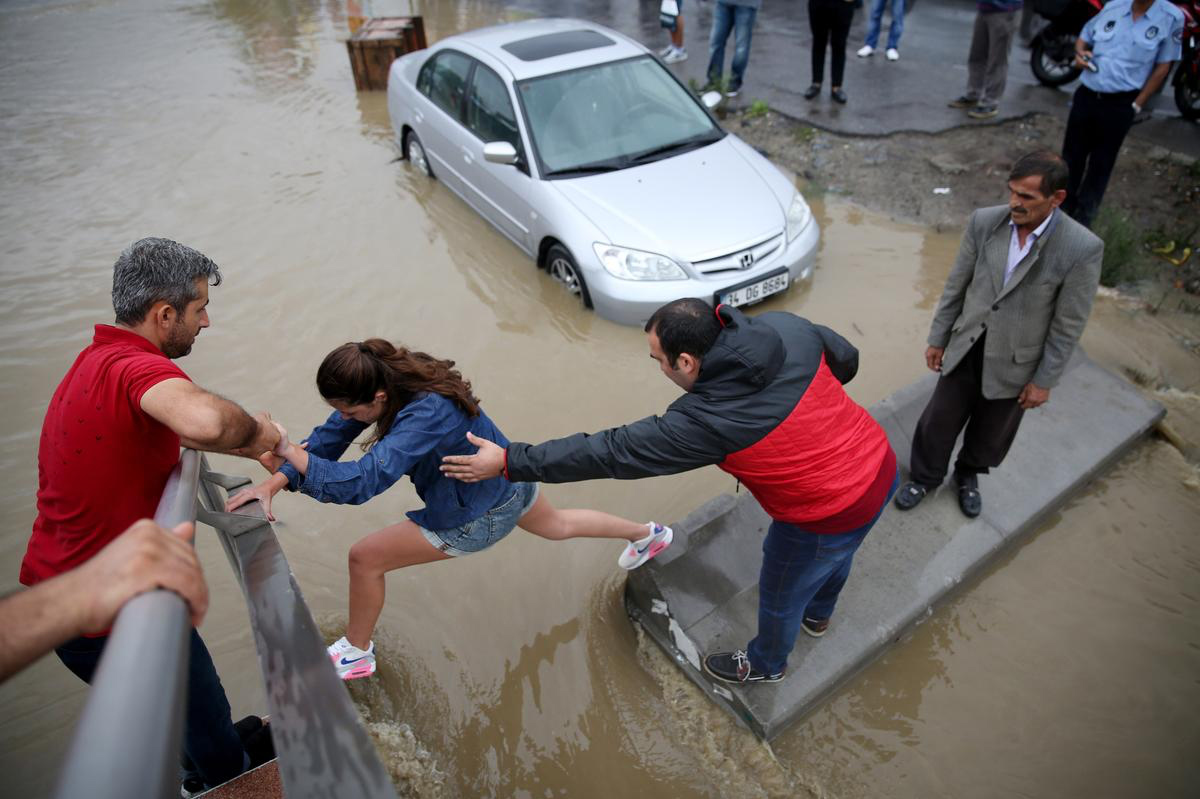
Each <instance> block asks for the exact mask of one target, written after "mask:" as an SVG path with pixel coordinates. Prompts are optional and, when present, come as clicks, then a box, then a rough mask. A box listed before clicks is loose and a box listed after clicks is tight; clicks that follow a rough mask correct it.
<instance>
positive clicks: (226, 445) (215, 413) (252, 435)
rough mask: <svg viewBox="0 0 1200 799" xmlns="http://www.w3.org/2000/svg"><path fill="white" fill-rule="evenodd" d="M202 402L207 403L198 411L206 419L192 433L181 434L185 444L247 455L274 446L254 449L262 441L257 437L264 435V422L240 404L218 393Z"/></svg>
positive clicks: (212, 450) (213, 450)
mask: <svg viewBox="0 0 1200 799" xmlns="http://www.w3.org/2000/svg"><path fill="white" fill-rule="evenodd" d="M200 401H201V402H203V403H204V404H205V405H207V406H208V407H206V408H204V409H203V410H201V412H200V414H197V415H202V416H203V417H204V420H205V421H204V422H203V423H202V424H198V425H195V426H194V428H193V430H192V431H191V434H190V435H184V436H181V438H182V439H183V444H184V446H186V447H192V448H193V449H201V450H205V451H207V452H228V453H231V454H234V455H245V456H248V457H254V456H256V455H258V454H259V453H261V452H264V451H266V450H268V449H270V448H271V447H269V446H263V447H260V448H259V449H257V450H254V445H255V444H256V443H260V442H256V439H259V438H262V437H263V432H264V431H263V430H262V427H263V425H261V424H260V423H259V422H258V421H256V420H255V419H254V417H253V416H251V415H250V414H248V413H246V411H244V410H243V409H242V408H241V407H240V406H239V405H238V404H237V403H235V402H230V401H229V400H227V399H225V398H224V397H218V396H217V395H215V394H208V395H207V396H204V397H203V398H202V399H201V400H200Z"/></svg>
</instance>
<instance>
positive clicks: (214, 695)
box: [20, 238, 279, 786]
mask: <svg viewBox="0 0 1200 799" xmlns="http://www.w3.org/2000/svg"><path fill="white" fill-rule="evenodd" d="M220 281H221V273H220V270H219V269H218V268H217V265H216V264H215V263H213V262H212V260H210V259H209V258H208V257H207V256H205V255H203V254H201V253H199V252H197V251H196V250H193V249H191V248H190V247H185V246H183V245H182V244H178V243H176V242H173V241H169V240H167V239H157V238H149V239H142V240H140V241H137V242H135V243H134V244H132V245H130V246H129V247H128V248H127V249H126V250H125V251H124V252H123V253H121V255H120V257H119V258H117V261H116V263H115V264H114V266H113V289H112V298H113V309H114V311H115V312H116V324H115V325H96V333H95V338H94V339H93V340H92V344H91V345H90V346H89V347H87V348H86V349H84V351H83V352H81V353H80V354H79V357H77V358H76V359H75V363H74V364H73V365H72V366H71V369H70V370H69V371H68V372H67V374H66V376H65V377H64V378H63V380H62V382H61V383H60V384H59V386H58V389H57V390H56V391H55V392H54V397H53V399H51V400H50V406H49V408H47V410H46V418H45V420H44V421H43V423H42V437H41V443H40V445H39V449H38V496H37V507H38V515H37V519H36V520H35V521H34V523H33V535H32V536H30V539H29V546H28V548H27V550H26V553H25V559H24V561H22V563H21V577H20V579H21V582H22V583H24V584H25V585H29V586H32V585H36V584H37V583H39V582H41V581H43V580H47V579H49V578H52V577H55V576H57V575H59V574H63V573H65V572H67V571H70V570H71V569H73V568H75V567H77V566H79V565H80V564H82V563H85V562H86V561H88V560H89V559H90V558H92V557H93V556H94V555H96V554H97V553H98V552H99V551H100V550H101V549H103V548H104V546H105V545H106V544H108V543H109V542H110V541H112V540H113V539H114V538H116V537H117V536H118V535H119V534H120V533H121V532H122V531H124V530H125V529H126V528H128V527H129V526H130V525H132V524H133V523H134V522H136V521H137V520H138V519H143V518H147V517H152V516H154V512H155V510H156V508H157V506H158V501H159V498H160V496H161V495H162V491H163V487H164V486H165V485H166V482H167V477H168V476H169V475H170V473H171V470H172V469H173V468H174V466H175V464H176V462H177V461H178V460H179V447H180V445H181V444H182V445H183V446H186V447H191V448H194V449H200V450H207V451H210V452H225V453H231V454H235V455H242V456H246V457H254V456H256V455H258V454H260V453H262V452H265V451H268V450H270V449H272V448H273V447H274V446H275V444H276V442H277V441H278V439H279V435H278V432H277V430H276V429H275V427H274V425H272V424H271V423H270V419H269V417H267V416H266V415H265V414H263V415H260V416H259V417H258V418H255V417H251V416H250V415H249V414H248V413H246V412H245V411H244V410H242V408H241V407H239V406H238V405H237V404H236V403H233V402H230V401H229V400H227V399H224V398H222V397H219V396H217V395H215V394H212V393H210V392H208V391H205V390H204V389H202V388H199V387H198V386H196V385H195V384H193V383H192V382H191V380H189V379H188V376H187V375H186V374H184V372H183V370H182V369H180V368H179V367H178V366H176V365H175V364H174V363H172V359H175V358H182V357H183V356H184V355H187V354H188V353H189V352H191V349H192V343H193V342H194V341H195V340H196V336H197V335H198V334H199V333H200V331H201V330H203V329H204V328H206V327H208V325H209V321H208V310H207V306H208V287H209V283H210V282H211V283H212V285H218V284H219V283H220ZM106 641H107V637H106V635H100V636H85V637H81V638H76V639H74V640H72V641H69V642H67V643H66V644H63V645H62V646H60V647H58V648H57V649H56V650H55V652H56V653H57V654H58V657H59V659H60V660H62V662H63V663H64V664H65V665H66V666H67V668H69V669H70V670H71V671H72V672H74V673H75V674H76V675H77V676H79V677H80V678H81V679H82V680H84V681H85V682H90V681H91V679H92V674H93V672H94V671H95V668H96V664H97V663H98V662H99V660H100V655H101V653H102V651H103V649H104V644H105V642H106ZM188 677H189V679H188V683H189V684H188V707H187V727H186V730H185V735H184V753H185V755H186V757H185V761H184V765H185V769H188V770H189V771H190V770H191V769H189V766H194V771H195V773H196V774H198V776H199V778H200V781H201V782H203V783H204V784H206V785H209V786H212V785H218V784H220V783H222V782H225V781H226V780H228V779H231V778H232V777H235V776H237V775H238V774H240V773H241V772H242V771H244V770H245V769H246V767H247V766H249V765H250V757H249V756H248V755H247V752H246V748H245V746H243V744H242V741H241V739H240V737H239V735H238V732H237V730H235V728H234V725H233V722H232V720H231V718H230V709H229V701H228V699H227V698H226V697H225V691H224V689H223V688H222V687H221V681H220V678H219V677H218V676H217V673H216V669H215V668H214V666H213V663H212V658H211V657H210V656H209V654H208V650H207V649H206V648H205V646H204V642H203V641H202V640H201V639H200V636H199V635H198V634H197V633H196V631H195V630H194V629H193V630H192V634H191V657H190V662H189V675H188ZM256 759H257V758H256ZM189 760H190V763H189V762H188V761H189Z"/></svg>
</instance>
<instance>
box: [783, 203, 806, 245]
mask: <svg viewBox="0 0 1200 799" xmlns="http://www.w3.org/2000/svg"><path fill="white" fill-rule="evenodd" d="M811 221H812V211H810V210H809V209H808V203H806V202H804V198H803V197H801V196H800V192H796V193H795V194H793V195H792V204H791V205H790V206H788V212H787V238H788V241H789V242H790V241H791V240H792V239H794V238H796V237H797V236H799V235H800V231H802V230H804V228H806V227H808V223H809V222H811Z"/></svg>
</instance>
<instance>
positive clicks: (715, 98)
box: [700, 92, 721, 111]
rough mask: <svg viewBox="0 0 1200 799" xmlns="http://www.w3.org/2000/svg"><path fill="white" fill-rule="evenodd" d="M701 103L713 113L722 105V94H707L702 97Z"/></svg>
mask: <svg viewBox="0 0 1200 799" xmlns="http://www.w3.org/2000/svg"><path fill="white" fill-rule="evenodd" d="M700 102H702V103H704V107H705V108H707V109H708V110H709V111H711V110H713V109H714V108H716V107H717V106H718V105H720V104H721V93H720V92H705V93H704V94H702V95H701V96H700Z"/></svg>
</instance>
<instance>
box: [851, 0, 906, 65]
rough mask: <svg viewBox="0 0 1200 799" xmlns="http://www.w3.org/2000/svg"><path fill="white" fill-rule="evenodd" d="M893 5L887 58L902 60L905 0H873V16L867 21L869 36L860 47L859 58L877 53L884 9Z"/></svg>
mask: <svg viewBox="0 0 1200 799" xmlns="http://www.w3.org/2000/svg"><path fill="white" fill-rule="evenodd" d="M889 5H890V6H891V7H892V24H891V25H890V26H889V27H888V39H887V60H888V61H899V60H900V49H899V48H900V35H901V34H902V33H904V0H871V17H870V21H869V22H868V23H867V38H866V41H865V43H864V44H863V46H862V47H860V48H859V49H858V57H859V58H867V57H869V56H872V55H874V54H875V49H876V48H877V47H879V32H880V30H881V29H882V28H883V9H884V7H885V6H889Z"/></svg>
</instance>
